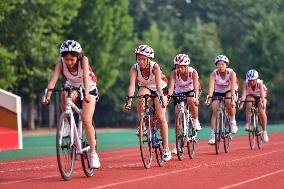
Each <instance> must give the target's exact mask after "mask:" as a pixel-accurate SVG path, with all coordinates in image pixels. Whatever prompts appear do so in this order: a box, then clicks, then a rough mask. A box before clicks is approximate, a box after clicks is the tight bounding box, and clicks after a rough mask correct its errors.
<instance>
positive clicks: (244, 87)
mask: <svg viewBox="0 0 284 189" xmlns="http://www.w3.org/2000/svg"><path fill="white" fill-rule="evenodd" d="M246 96H247V86H246V82H244V83H243V87H242V97H241V101H244V100H246ZM243 106H244V102H240V104H239V109H242V108H243Z"/></svg>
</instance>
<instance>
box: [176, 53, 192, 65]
mask: <svg viewBox="0 0 284 189" xmlns="http://www.w3.org/2000/svg"><path fill="white" fill-rule="evenodd" d="M174 64H177V65H181V66H188V65H189V64H190V59H189V57H188V55H187V54H177V55H176V56H175V59H174Z"/></svg>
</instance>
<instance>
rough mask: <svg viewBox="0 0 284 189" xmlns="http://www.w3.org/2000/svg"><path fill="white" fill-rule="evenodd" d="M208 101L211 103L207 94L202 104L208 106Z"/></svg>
mask: <svg viewBox="0 0 284 189" xmlns="http://www.w3.org/2000/svg"><path fill="white" fill-rule="evenodd" d="M210 103H211V98H209V96H208V95H207V97H206V100H205V102H204V105H205V106H207V107H208V106H209V105H210Z"/></svg>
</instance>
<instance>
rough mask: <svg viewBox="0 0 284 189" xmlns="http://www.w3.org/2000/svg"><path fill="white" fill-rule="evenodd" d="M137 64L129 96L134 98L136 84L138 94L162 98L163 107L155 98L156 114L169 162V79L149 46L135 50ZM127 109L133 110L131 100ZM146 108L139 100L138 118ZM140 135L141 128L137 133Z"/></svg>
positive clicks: (131, 77)
mask: <svg viewBox="0 0 284 189" xmlns="http://www.w3.org/2000/svg"><path fill="white" fill-rule="evenodd" d="M135 55H136V64H134V65H133V66H132V67H131V69H130V84H129V89H128V96H133V95H134V93H135V83H136V81H137V83H138V94H137V95H145V94H157V95H158V96H159V98H160V97H161V98H162V101H163V105H161V104H160V103H159V99H158V98H154V103H155V107H156V114H157V117H158V121H159V124H160V127H161V128H160V129H161V135H162V139H163V145H164V149H163V160H164V161H169V160H170V159H171V152H170V151H169V146H168V123H167V121H166V115H165V112H166V108H165V105H166V102H167V97H166V96H164V92H166V91H165V90H166V87H167V82H168V81H167V78H166V76H165V75H164V74H163V73H162V71H161V68H160V66H159V64H157V63H156V62H154V61H153V60H152V59H153V58H154V50H153V49H152V48H151V47H150V46H148V45H139V46H138V47H137V48H136V49H135ZM124 107H125V108H126V109H130V108H131V99H128V101H127V102H126V103H125V105H124ZM143 108H144V99H139V100H138V102H137V113H138V118H139V119H141V114H142V112H143ZM138 133H139V127H138V130H137V133H136V134H138Z"/></svg>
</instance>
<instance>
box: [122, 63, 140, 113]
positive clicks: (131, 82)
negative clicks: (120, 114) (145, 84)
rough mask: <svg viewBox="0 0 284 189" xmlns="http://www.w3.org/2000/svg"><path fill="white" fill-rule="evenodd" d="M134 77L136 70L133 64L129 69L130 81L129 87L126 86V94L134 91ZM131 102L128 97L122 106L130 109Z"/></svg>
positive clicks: (131, 93)
mask: <svg viewBox="0 0 284 189" xmlns="http://www.w3.org/2000/svg"><path fill="white" fill-rule="evenodd" d="M136 78H137V72H136V69H135V68H134V66H132V67H131V69H130V82H129V87H128V96H133V95H134V93H135V83H136ZM131 102H132V99H131V98H129V99H128V101H127V102H126V103H125V104H124V108H125V109H128V110H129V109H131Z"/></svg>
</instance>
